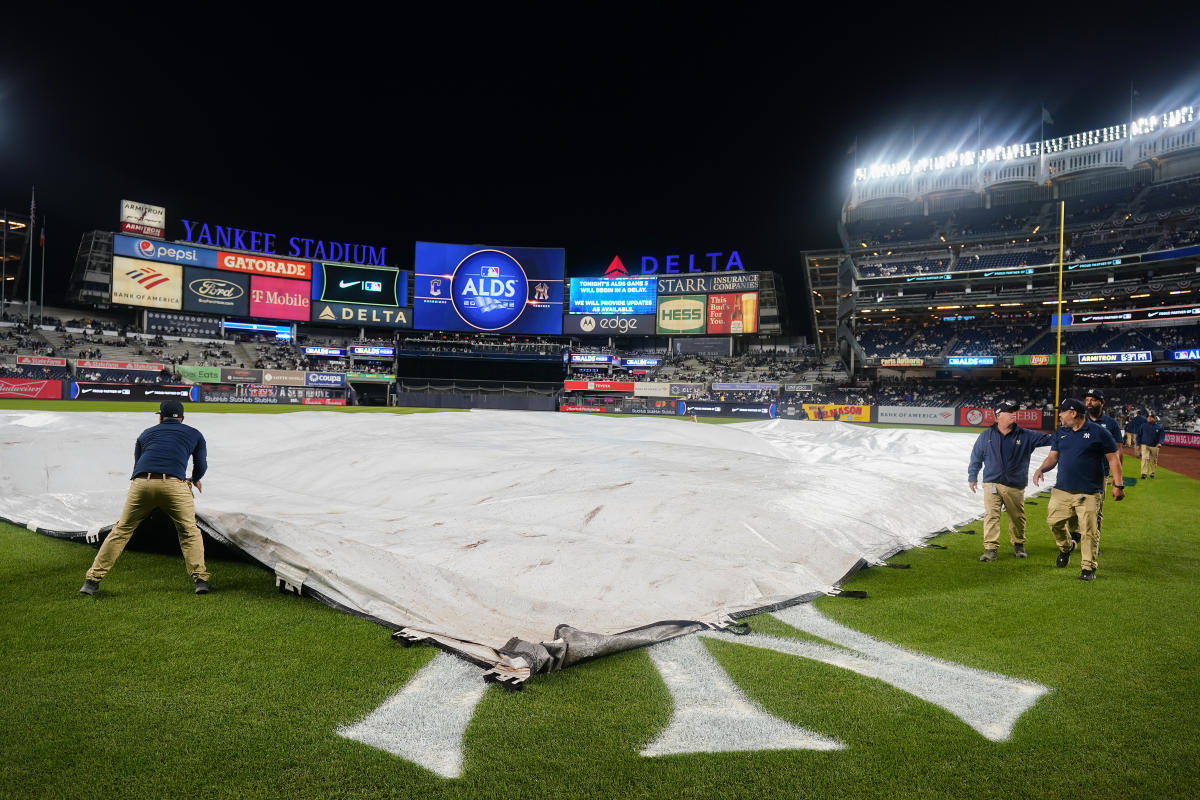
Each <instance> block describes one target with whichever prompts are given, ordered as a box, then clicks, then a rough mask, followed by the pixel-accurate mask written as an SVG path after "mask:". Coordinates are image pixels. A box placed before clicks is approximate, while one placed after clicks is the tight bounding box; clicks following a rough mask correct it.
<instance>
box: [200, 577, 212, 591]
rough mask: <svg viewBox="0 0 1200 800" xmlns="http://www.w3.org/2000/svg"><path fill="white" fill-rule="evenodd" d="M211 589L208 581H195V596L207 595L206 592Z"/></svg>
mask: <svg viewBox="0 0 1200 800" xmlns="http://www.w3.org/2000/svg"><path fill="white" fill-rule="evenodd" d="M211 588H212V587H211V586H209V585H208V581H205V580H198V581H196V594H208V592H209V590H210V589H211Z"/></svg>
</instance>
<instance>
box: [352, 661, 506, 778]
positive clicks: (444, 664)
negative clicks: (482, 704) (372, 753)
mask: <svg viewBox="0 0 1200 800" xmlns="http://www.w3.org/2000/svg"><path fill="white" fill-rule="evenodd" d="M486 690H487V684H486V683H484V681H483V671H482V670H480V669H479V667H477V666H475V665H473V664H470V663H468V662H466V661H463V660H462V659H460V658H455V657H454V656H451V655H447V654H446V653H438V654H437V656H435V657H434V659H433V661H430V662H429V663H428V664H426V665H425V666H424V667H423V668H422V669H421V671H420V672H418V673H417V674H416V675H414V676H413V678H412V680H410V681H409V682H408V683H406V684H405V685H404V687H403V688H401V689H400V691H398V692H396V693H395V694H394V695H392V696H391V697H389V698H388V699H387V700H385V701H384V702H383V704H382V705H380V706H379V708H377V709H375V710H374V711H372V712H371V713H370V714H368V715H367V716H366V717H365V718H363V720H362V721H360V722H356V723H354V724H353V725H346V726H344V727H341V728H338V731H337V732H338V734H340V735H341V736H345V737H346V738H347V739H354V740H355V741H359V742H362V743H363V744H367V745H370V746H371V747H378V748H379V749H380V750H385V751H387V752H389V753H391V754H392V755H395V756H400V757H401V758H403V759H407V760H408V761H411V762H413V763H414V764H417V765H419V766H422V767H424V768H425V769H427V770H429V771H430V772H433V773H436V774H437V775H440V776H442V777H443V778H457V777H459V776H461V775H462V771H463V734H464V733H466V730H467V725H468V724H470V722H471V717H472V716H474V714H475V706H477V705H478V704H479V701H480V699H482V698H483V693H484V691H486Z"/></svg>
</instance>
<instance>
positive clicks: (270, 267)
mask: <svg viewBox="0 0 1200 800" xmlns="http://www.w3.org/2000/svg"><path fill="white" fill-rule="evenodd" d="M217 269H223V270H228V271H230V272H245V273H249V274H251V275H259V276H264V277H272V278H296V279H299V280H302V281H306V283H305V284H304V290H305V291H308V289H309V284H310V283H311V281H312V275H313V269H312V262H311V261H293V260H292V259H290V258H280V257H279V256H267V255H261V254H258V253H226V252H223V251H222V252H218V253H217Z"/></svg>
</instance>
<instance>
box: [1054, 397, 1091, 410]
mask: <svg viewBox="0 0 1200 800" xmlns="http://www.w3.org/2000/svg"><path fill="white" fill-rule="evenodd" d="M1058 410H1059V411H1074V412H1076V413H1078V414H1086V413H1087V406H1085V405H1084V404H1083V401H1082V400H1076V399H1075V398H1074V397H1068V398H1067V399H1066V400H1063V401H1062V402H1061V403H1059V404H1058Z"/></svg>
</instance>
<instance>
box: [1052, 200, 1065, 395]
mask: <svg viewBox="0 0 1200 800" xmlns="http://www.w3.org/2000/svg"><path fill="white" fill-rule="evenodd" d="M1066 218H1067V201H1066V200H1060V201H1059V202H1058V305H1057V306H1056V308H1058V343H1057V344H1056V345H1055V346H1054V409H1055V410H1056V411H1057V410H1058V404H1059V402H1061V401H1060V399H1059V396H1058V391H1059V388H1058V387H1059V381H1060V379H1061V376H1062V322H1063V302H1062V281H1063V242H1064V241H1065V239H1064V232H1063V224H1064V223H1065V222H1066Z"/></svg>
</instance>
